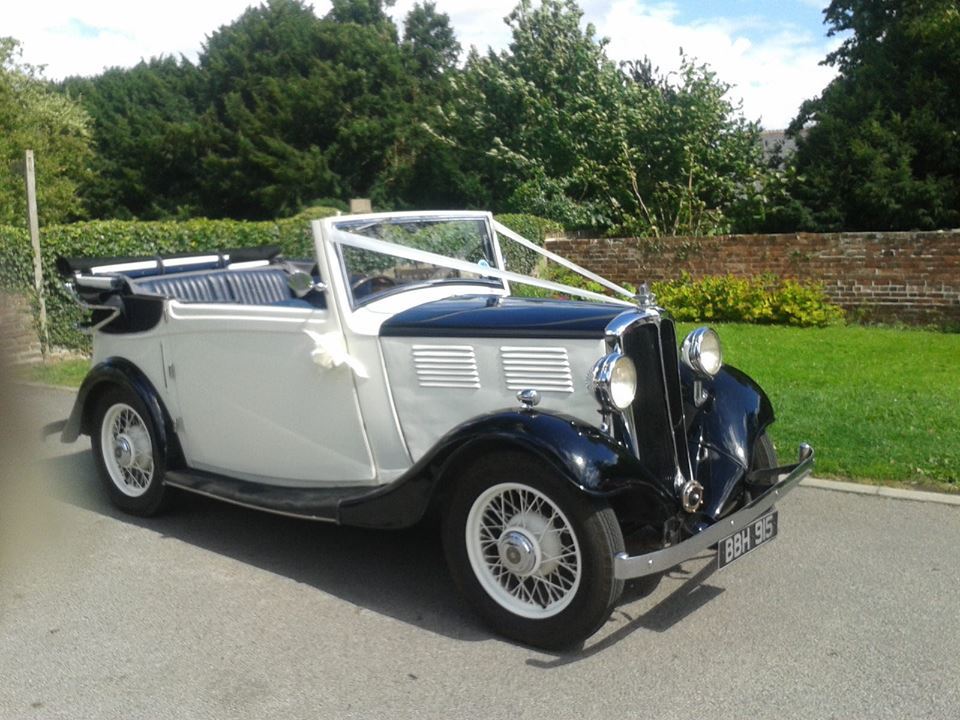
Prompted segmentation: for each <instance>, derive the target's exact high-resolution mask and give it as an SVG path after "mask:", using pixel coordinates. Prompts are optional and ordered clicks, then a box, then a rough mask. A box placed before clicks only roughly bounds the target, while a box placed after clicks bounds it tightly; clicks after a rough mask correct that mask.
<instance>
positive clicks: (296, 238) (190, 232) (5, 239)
mask: <svg viewBox="0 0 960 720" xmlns="http://www.w3.org/2000/svg"><path fill="white" fill-rule="evenodd" d="M336 212H337V211H336V210H335V209H333V208H329V209H325V208H310V209H309V210H307V211H305V213H304V214H303V215H302V216H296V217H292V218H286V219H283V220H277V221H275V222H246V221H238V220H205V219H199V220H187V221H184V222H174V221H170V222H139V221H121V220H107V221H93V222H81V223H73V224H70V225H51V226H48V227H44V228H43V229H42V230H41V231H40V245H41V255H42V262H43V276H44V283H45V288H44V290H45V296H46V304H47V319H48V330H49V336H50V343H51V345H54V346H59V347H66V348H72V349H77V350H89V349H90V342H89V338H88V337H86V336H85V335H83V334H82V333H80V332H78V331H77V330H76V324H77V322H78V321H80V320H82V319H83V313H82V312H81V310H80V308H79V307H77V306H76V304H75V303H74V302H73V300H72V299H71V298H70V296H69V295H68V294H67V292H66V290H65V289H64V287H63V281H62V279H61V278H60V276H59V275H58V274H57V271H56V267H55V262H56V258H57V256H58V255H64V256H66V257H121V256H140V255H158V254H170V253H183V252H200V251H207V250H223V249H227V248H235V247H255V246H259V245H279V246H280V247H281V249H282V251H283V253H284V255H286V256H287V257H290V258H307V257H313V255H314V251H313V235H312V234H311V231H310V223H309V222H308V221H309V220H310V219H314V218H317V217H326V216H328V215H333V214H336ZM0 288H3V289H8V290H14V291H17V292H21V293H25V294H27V295H28V296H31V297H32V298H33V300H34V305H36V298H35V297H33V296H34V293H33V290H32V288H33V253H32V250H31V248H30V238H29V235H28V234H27V232H26V231H25V230H22V229H20V228H16V227H9V226H0Z"/></svg>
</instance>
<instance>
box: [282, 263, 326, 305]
mask: <svg viewBox="0 0 960 720" xmlns="http://www.w3.org/2000/svg"><path fill="white" fill-rule="evenodd" d="M287 287H288V288H290V292H292V293H293V294H294V295H295V296H296V297H298V298H302V297H306V296H307V295H309V294H310V293H311V292H313V291H314V290H319V291H323V290H326V289H327V286H326V285H325V284H324V283H322V282H315V281H314V279H313V276H312V275H310V273H307V272H304V271H303V270H294V271H293V272H292V273H290V275H289V276H288V277H287Z"/></svg>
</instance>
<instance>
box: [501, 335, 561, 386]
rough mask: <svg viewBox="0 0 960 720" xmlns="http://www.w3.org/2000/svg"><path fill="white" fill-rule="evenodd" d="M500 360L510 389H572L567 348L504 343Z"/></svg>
mask: <svg viewBox="0 0 960 720" xmlns="http://www.w3.org/2000/svg"><path fill="white" fill-rule="evenodd" d="M500 360H501V362H502V363H503V374H504V377H505V378H506V382H507V388H508V389H509V390H538V391H539V392H564V393H572V392H573V376H572V375H571V373H570V362H569V359H568V358H567V351H566V348H562V347H557V348H552V347H513V346H504V347H501V348H500Z"/></svg>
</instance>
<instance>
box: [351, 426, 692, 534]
mask: <svg viewBox="0 0 960 720" xmlns="http://www.w3.org/2000/svg"><path fill="white" fill-rule="evenodd" d="M507 449H520V450H524V451H526V452H529V453H531V454H532V455H534V456H536V457H538V458H539V459H540V460H541V461H542V462H544V463H546V464H548V465H549V466H550V467H551V468H552V469H553V471H554V472H555V473H556V474H557V476H558V477H560V478H563V479H564V480H565V481H567V482H569V483H571V484H573V485H575V486H577V487H578V488H580V489H581V490H582V491H583V492H584V493H586V494H590V495H595V496H612V495H616V494H618V493H620V492H622V491H625V490H630V492H631V494H632V497H633V498H634V501H636V502H640V503H644V504H646V505H647V506H648V507H649V508H650V510H651V511H652V512H653V513H654V514H656V515H658V516H666V515H667V514H669V513H670V512H671V511H670V508H671V506H672V505H674V504H675V499H674V498H673V497H672V495H671V494H670V489H669V488H665V487H664V485H663V483H662V482H659V481H657V480H656V479H655V478H653V477H652V476H650V474H649V473H648V472H647V471H646V470H645V469H644V467H643V466H642V465H641V464H640V463H639V462H638V461H637V459H636V458H635V457H634V456H633V454H632V453H631V452H630V450H629V449H628V448H626V447H624V446H623V445H621V444H620V443H618V442H616V441H615V440H613V439H612V438H611V437H609V436H608V435H606V434H604V433H602V432H600V430H598V429H597V428H596V427H594V426H592V425H590V424H588V423H584V422H582V421H580V420H577V419H575V418H572V417H568V416H564V415H557V414H553V413H549V412H539V411H536V410H502V411H499V412H494V413H490V414H488V415H483V416H480V417H477V418H475V419H473V420H469V421H467V422H466V423H464V424H462V425H460V426H458V427H456V428H454V429H453V430H452V431H450V432H449V433H448V434H447V435H445V436H444V437H443V438H442V439H441V440H440V441H439V442H438V443H437V444H436V445H434V447H433V448H432V449H431V450H430V451H429V452H428V453H427V454H426V455H425V456H424V457H423V458H421V459H420V460H419V461H418V462H417V463H416V464H415V465H414V466H413V467H412V468H411V469H410V470H409V471H408V472H406V473H405V474H404V475H403V476H402V477H401V478H400V479H398V480H397V481H395V482H393V483H391V484H390V485H389V486H388V487H387V488H384V490H383V491H382V492H378V493H376V494H374V495H371V496H366V497H363V498H358V499H357V500H353V501H345V502H343V503H342V504H341V506H340V514H339V519H340V522H342V523H344V524H347V525H363V526H375V527H391V526H392V527H403V526H407V525H412V524H413V523H415V522H417V521H418V520H419V519H420V518H421V517H422V516H423V514H424V512H425V511H426V509H427V506H428V505H429V503H430V501H431V499H432V498H433V496H434V492H435V491H436V490H437V483H438V482H439V481H440V480H441V479H445V480H446V481H447V482H456V469H457V468H459V467H463V465H464V464H466V463H469V462H470V461H471V459H472V458H475V457H479V456H480V455H482V454H488V453H495V452H498V451H502V450H507Z"/></svg>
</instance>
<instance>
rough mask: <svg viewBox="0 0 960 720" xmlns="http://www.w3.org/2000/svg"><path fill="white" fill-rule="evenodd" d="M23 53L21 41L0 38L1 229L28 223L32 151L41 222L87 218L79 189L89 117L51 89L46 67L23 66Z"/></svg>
mask: <svg viewBox="0 0 960 720" xmlns="http://www.w3.org/2000/svg"><path fill="white" fill-rule="evenodd" d="M21 52H22V51H21V48H20V43H19V42H18V41H17V40H14V39H13V38H9V37H2V38H0V163H2V167H3V172H0V224H6V225H23V224H25V223H26V199H25V191H24V179H23V177H24V176H23V167H24V152H25V151H26V150H28V149H29V150H33V151H34V156H35V159H36V177H37V209H38V213H39V216H40V221H41V222H42V223H56V222H63V221H66V220H70V219H74V218H76V217H78V216H79V215H80V214H81V213H82V207H81V205H80V202H79V200H78V198H77V195H76V189H77V186H78V184H79V183H80V182H81V181H82V180H83V178H84V176H85V175H86V173H87V171H88V170H87V164H88V162H89V160H90V157H91V149H90V134H89V130H88V126H89V118H88V116H87V114H86V113H85V112H84V110H83V108H81V107H80V105H79V104H77V103H76V102H74V101H73V100H71V99H69V98H67V97H64V96H63V95H61V94H59V93H57V92H54V91H52V90H51V89H50V88H49V87H48V86H47V83H46V82H45V81H44V80H43V75H42V69H41V68H38V67H35V66H32V65H29V64H26V63H24V62H22V60H21Z"/></svg>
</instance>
